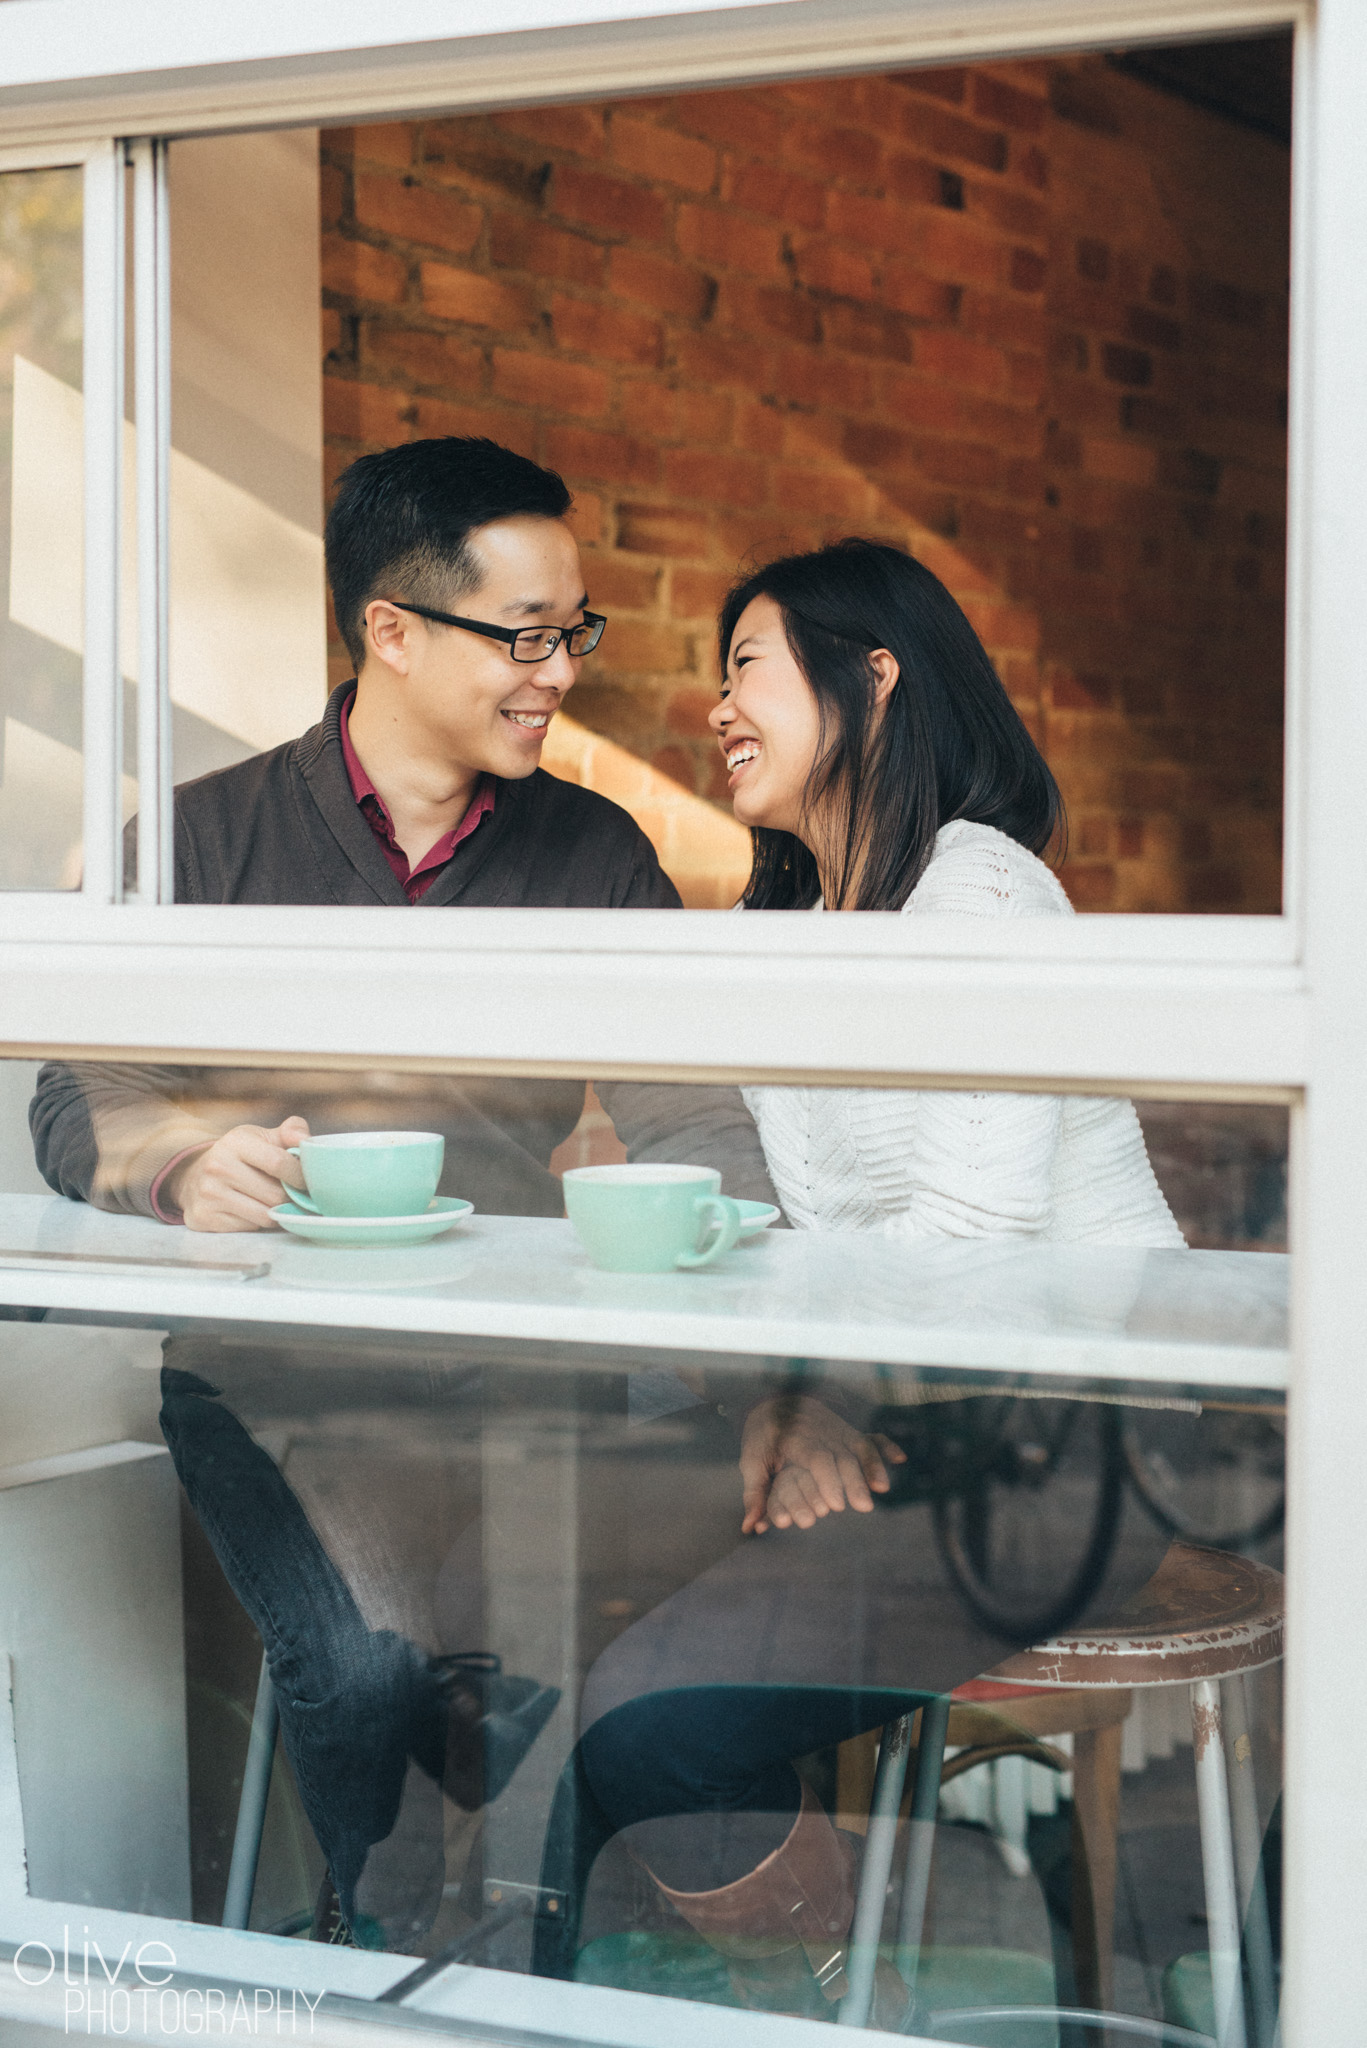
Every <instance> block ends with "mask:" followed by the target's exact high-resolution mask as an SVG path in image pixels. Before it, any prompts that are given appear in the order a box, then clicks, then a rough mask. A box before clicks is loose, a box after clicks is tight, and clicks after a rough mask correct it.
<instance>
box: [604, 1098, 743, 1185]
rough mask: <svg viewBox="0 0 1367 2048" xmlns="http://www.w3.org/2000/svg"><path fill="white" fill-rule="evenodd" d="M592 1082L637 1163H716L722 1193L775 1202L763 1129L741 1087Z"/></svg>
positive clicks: (703, 1164)
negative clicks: (763, 1139)
mask: <svg viewBox="0 0 1367 2048" xmlns="http://www.w3.org/2000/svg"><path fill="white" fill-rule="evenodd" d="M594 1085H595V1087H596V1088H597V1090H598V1099H599V1101H600V1102H601V1103H602V1105H603V1107H604V1109H605V1110H606V1111H607V1113H608V1115H609V1116H610V1117H611V1118H612V1122H613V1128H614V1129H615V1130H616V1132H617V1135H618V1137H619V1138H620V1139H621V1141H622V1143H623V1144H624V1145H625V1146H626V1148H627V1157H628V1159H630V1160H631V1161H632V1163H633V1165H636V1164H650V1165H668V1166H714V1167H715V1168H716V1169H717V1171H718V1172H719V1173H720V1175H721V1188H722V1193H723V1194H724V1195H732V1196H734V1197H735V1198H736V1199H737V1200H739V1201H743V1202H745V1201H749V1202H772V1203H773V1204H774V1205H775V1207H777V1205H778V1196H777V1195H776V1194H775V1193H774V1188H773V1183H772V1181H771V1180H770V1178H769V1173H768V1169H767V1167H766V1166H765V1163H764V1150H763V1147H762V1146H761V1144H760V1141H759V1132H758V1131H757V1130H756V1129H755V1126H754V1122H753V1120H752V1119H751V1116H750V1112H749V1110H748V1109H747V1108H746V1107H745V1104H744V1102H743V1101H742V1100H741V1093H740V1090H739V1088H712V1087H708V1086H706V1085H700V1084H694V1083H682V1082H650V1081H598V1082H596V1083H595V1084H594Z"/></svg>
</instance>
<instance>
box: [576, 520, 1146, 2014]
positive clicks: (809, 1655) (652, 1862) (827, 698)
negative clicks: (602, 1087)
mask: <svg viewBox="0 0 1367 2048" xmlns="http://www.w3.org/2000/svg"><path fill="white" fill-rule="evenodd" d="M720 657H721V669H722V675H723V682H722V688H721V698H720V702H719V703H718V705H717V706H716V708H715V709H714V711H713V712H712V715H711V721H710V722H711V725H712V728H713V731H714V732H715V733H716V735H717V740H718V744H719V746H720V748H721V751H722V753H723V755H724V757H725V760H726V763H727V766H728V768H729V770H730V777H729V787H730V790H731V794H732V799H733V803H734V807H735V814H736V816H737V818H738V819H740V821H741V822H742V823H743V824H746V825H748V826H749V827H750V828H751V830H752V832H753V835H754V863H753V869H752V873H751V877H750V882H749V885H748V887H747V889H746V892H745V896H744V899H743V906H742V907H743V908H744V909H745V910H747V911H748V910H758V909H770V910H805V911H813V910H815V911H823V912H831V911H849V910H867V911H890V912H894V913H897V914H899V915H904V916H922V915H925V914H935V913H958V914H959V915H962V916H969V917H976V918H991V919H1004V918H1021V917H1058V916H1066V915H1068V914H1070V911H1071V905H1070V904H1069V902H1068V898H1067V896H1066V895H1065V893H1064V890H1063V888H1062V886H1061V884H1060V883H1059V881H1058V879H1057V877H1056V875H1055V874H1054V873H1053V872H1052V871H1051V869H1050V868H1049V867H1048V866H1047V865H1046V864H1045V862H1044V860H1043V859H1042V858H1041V856H1042V855H1043V854H1044V852H1045V851H1046V849H1047V848H1048V847H1049V845H1050V842H1051V841H1052V840H1054V839H1055V838H1056V836H1058V834H1059V828H1060V823H1061V804H1060V798H1059V794H1058V790H1057V788H1056V785H1055V783H1054V779H1053V777H1052V775H1051V774H1050V771H1049V769H1048V767H1047V765H1046V764H1045V762H1044V760H1043V759H1042V757H1041V755H1040V753H1039V751H1038V749H1037V748H1036V747H1035V745H1034V742H1033V741H1032V739H1031V738H1030V735H1029V733H1028V732H1027V731H1026V728H1025V726H1024V724H1023V722H1022V721H1021V719H1020V717H1019V715H1018V714H1017V712H1016V710H1015V709H1014V707H1013V705H1012V704H1011V701H1010V699H1009V697H1008V696H1007V694H1006V691H1005V690H1004V689H1003V687H1002V685H1001V683H1000V682H999V680H998V678H997V676H996V674H995V672H994V671H993V668H992V665H991V662H990V661H989V659H988V656H987V654H986V652H985V651H984V649H983V647H982V645H981V643H980V642H979V640H978V638H977V635H976V634H975V633H974V631H973V629H972V627H971V626H970V624H969V622H968V620H967V619H966V618H965V616H964V614H963V612H962V611H961V610H960V608H959V606H958V605H957V604H956V603H955V601H954V599H953V598H952V597H951V595H950V594H949V592H948V591H947V590H946V589H945V588H944V586H943V585H942V584H941V583H940V582H939V581H938V579H937V578H936V577H935V576H933V575H932V574H931V572H930V571H929V570H928V569H926V568H925V567H924V566H923V565H922V564H920V563H919V562H917V561H915V560H914V559H913V558H912V557H911V556H909V555H907V554H904V553H903V552H901V551H900V550H898V549H896V548H893V547H888V546H884V545H881V544H878V543H874V542H871V541H863V540H857V539H852V540H848V541H845V542H842V543H840V544H838V545H836V546H833V547H830V548H826V549H824V550H822V551H820V552H818V553H815V554H810V555H805V556H795V557H790V558H787V559H784V560H781V561H777V562H775V563H773V564H771V565H770V566H769V567H768V568H766V569H762V570H760V571H759V572H758V573H756V574H755V575H753V576H751V577H749V578H748V579H747V580H745V581H744V582H742V583H741V584H739V585H738V586H737V588H736V589H735V590H734V591H733V592H732V594H731V596H730V597H729V598H728V600H727V602H726V604H725V607H724V609H723V612H722V616H721V622H720ZM743 1092H744V1096H745V1101H746V1103H747V1106H748V1107H749V1109H750V1111H751V1113H752V1115H753V1116H754V1118H755V1121H756V1124H757V1125H758V1128H759V1132H760V1136H761V1139H762V1141H763V1145H764V1153H765V1159H766V1163H767V1165H768V1169H769V1173H770V1176H771V1178H772V1180H773V1182H774V1185H775V1187H776V1188H777V1190H778V1193H779V1196H780V1199H781V1200H782V1202H783V1205H784V1208H785V1211H786V1213H787V1215H788V1217H789V1219H790V1221H791V1222H792V1223H793V1224H794V1226H795V1227H797V1228H798V1229H811V1230H822V1231H861V1232H876V1233H878V1234H879V1235H880V1236H881V1237H882V1238H884V1239H885V1240H886V1242H887V1247H888V1257H889V1258H890V1259H893V1258H896V1256H897V1247H898V1246H899V1245H904V1244H906V1243H908V1242H909V1241H911V1240H915V1239H927V1238H960V1239H970V1238H979V1239H982V1238H989V1237H991V1238H1016V1239H1023V1240H1024V1239H1028V1240H1035V1241H1049V1242H1069V1243H1074V1244H1082V1243H1085V1244H1097V1245H1103V1244H1104V1245H1135V1246H1169V1247H1180V1246H1181V1245H1182V1244H1183V1238H1182V1235H1181V1232H1180V1231H1179V1230H1178V1228H1177V1225H1176V1223H1175V1222H1174V1220H1173V1217H1172V1215H1171V1213H1170V1211H1169V1209H1168V1206H1167V1203H1166V1202H1165V1200H1164V1198H1163V1195H1162V1193H1161V1191H1160V1189H1159V1187H1158V1183H1157V1181H1156V1179H1155V1178H1154V1174H1153V1171H1152V1168H1151V1166H1150V1164H1149V1160H1148V1155H1147V1152H1146V1150H1145V1147H1144V1140H1143V1136H1142V1134H1141V1131H1140V1128H1139V1123H1138V1119H1137V1117H1136V1116H1135V1112H1134V1109H1133V1107H1132V1105H1131V1104H1129V1103H1128V1102H1124V1101H1118V1100H1089V1099H1085V1098H1082V1097H1065V1098H1059V1097H1053V1096H1047V1095H1020V1094H992V1093H981V1092H969V1091H954V1092H950V1091H944V1092H932V1091H925V1090H908V1091H897V1092H892V1091H887V1090H877V1089H867V1090H865V1089H824V1088H783V1087H767V1086H766V1087H756V1088H748V1089H745V1090H744V1091H743ZM959 1391H960V1392H963V1391H964V1390H962V1389H960V1390H959ZM934 1413H935V1411H934V1410H933V1409H932V1410H929V1411H927V1414H928V1419H929V1421H930V1424H931V1427H932V1429H933V1427H934ZM856 1422H857V1418H852V1417H850V1416H848V1415H841V1414H838V1413H836V1412H835V1410H834V1409H833V1407H832V1406H831V1405H830V1404H829V1402H827V1401H822V1400H817V1399H813V1398H811V1397H809V1396H805V1395H802V1394H800V1393H797V1394H793V1395H791V1396H784V1397H779V1398H776V1399H773V1400H770V1401H767V1402H763V1403H760V1404H759V1405H757V1406H756V1407H754V1408H753V1409H752V1410H751V1412H750V1414H749V1416H748V1417H747V1419H746V1421H745V1424H744V1429H743V1436H742V1443H741V1452H740V1468H741V1478H742V1487H743V1501H742V1520H741V1532H742V1535H743V1536H744V1537H746V1538H748V1539H753V1538H754V1537H757V1536H766V1532H770V1533H768V1534H767V1536H766V1541H765V1542H764V1543H763V1544H759V1545H756V1544H755V1543H753V1541H749V1542H746V1543H744V1544H743V1545H742V1546H741V1547H740V1548H738V1549H736V1550H734V1551H733V1552H732V1554H731V1555H730V1556H729V1557H727V1558H725V1559H723V1560H722V1561H721V1562H720V1563H718V1564H717V1565H715V1566H713V1567H712V1569H710V1570H709V1571H706V1572H705V1573H703V1574H702V1575H701V1576H700V1577H699V1578H698V1579H696V1580H695V1581H694V1582H693V1583H692V1584H691V1585H688V1586H686V1587H684V1588H683V1590H682V1591H680V1592H678V1593H676V1594H674V1595H673V1596H672V1597H671V1598H670V1599H668V1600H666V1601H665V1602H663V1603H662V1604H661V1605H660V1606H659V1607H657V1608H656V1609H655V1610H654V1611H653V1612H652V1613H650V1614H649V1615H647V1616H646V1617H645V1618H644V1620H642V1621H641V1622H639V1623H637V1624H636V1625H634V1626H633V1627H632V1628H630V1629H628V1630H627V1631H626V1632H625V1633H624V1634H623V1635H622V1636H620V1637H619V1638H618V1639H617V1641H616V1642H615V1643H614V1644H613V1645H612V1646H611V1647H610V1648H609V1649H608V1650H607V1651H606V1652H605V1653H604V1654H603V1656H602V1657H601V1658H600V1659H599V1660H598V1663H597V1664H596V1666H595V1668H594V1670H593V1671H592V1672H591V1674H590V1676H589V1679H588V1682H587V1685H586V1690H585V1697H584V1702H583V1713H582V1726H583V1728H584V1730H585V1733H584V1735H583V1737H582V1748H581V1755H582V1758H583V1762H584V1766H585V1769H586V1772H587V1774H588V1780H589V1784H590V1786H591V1788H592V1791H593V1793H594V1795H595V1797H596V1799H597V1801H598V1803H599V1805H600V1807H601V1809H602V1810H603V1813H604V1814H605V1816H606V1817H607V1819H608V1820H609V1822H610V1823H611V1824H612V1825H613V1826H614V1827H616V1828H619V1829H626V1830H630V1833H629V1834H628V1841H629V1842H630V1843H631V1845H632V1847H633V1850H634V1853H635V1854H636V1855H637V1856H638V1857H639V1859H640V1860H641V1861H642V1862H643V1863H644V1864H645V1865H646V1867H647V1868H648V1869H649V1870H650V1872H651V1874H652V1876H653V1877H654V1878H655V1880H656V1883H657V1884H658V1885H659V1887H660V1890H661V1891H662V1892H663V1893H664V1895H665V1896H666V1897H667V1898H668V1899H669V1900H670V1901H671V1903H672V1904H673V1905H674V1907H675V1908H676V1909H677V1910H678V1911H679V1912H680V1913H681V1914H682V1915H683V1917H684V1918H685V1919H686V1920H688V1921H689V1922H691V1924H692V1925H693V1926H694V1927H695V1928H696V1929H697V1930H698V1931H699V1932H700V1933H701V1934H703V1935H704V1936H705V1937H706V1939H707V1940H708V1941H709V1942H711V1943H712V1944H713V1945H714V1946H715V1947H716V1948H718V1949H720V1950H721V1951H722V1953H724V1954H725V1955H727V1956H728V1957H729V1958H730V1959H731V1965H732V1977H733V1982H734V1984H735V1987H736V1989H737V1991H738V1992H739V1994H740V1996H741V1997H742V1999H743V2000H744V2001H745V2002H747V2003H749V2004H754V2005H759V2006H767V2007H773V2008H776V2009H780V2010H785V2011H792V2012H807V2013H809V2014H814V2015H815V2014H819V2013H821V2012H823V2011H824V2012H828V2011H829V2010H830V2006H829V2002H828V2001H829V2000H830V1999H832V1998H833V1997H834V1996H836V1995H838V1993H839V1991H840V1990H841V1989H842V1988H843V1985H844V1981H845V1980H844V1978H843V1975H841V1974H840V1972H839V1970H838V1969H836V1968H835V1967H834V1964H833V1960H832V1958H833V1954H834V1953H835V1952H836V1951H838V1949H839V1946H840V1944H841V1943H842V1942H843V1940H844V1936H845V1933H846V1931H847V1930H848V1927H849V1924H850V1919H851V1916H852V1913H853V1907H854V1893H853V1888H852V1879H851V1871H850V1864H849V1857H848V1853H847V1851H846V1849H845V1848H844V1846H843V1845H842V1842H841V1840H840V1838H839V1836H838V1835H837V1833H836V1831H835V1829H834V1828H833V1827H832V1825H831V1823H830V1820H829V1819H828V1817H827V1816H826V1814H825V1813H824V1811H823V1810H822V1808H821V1807H820V1805H819V1803H818V1802H817V1801H816V1799H815V1797H814V1795H813V1794H812V1792H811V1790H810V1789H804V1786H803V1783H802V1780H801V1779H800V1778H799V1776H798V1774H797V1772H796V1770H795V1769H794V1767H793V1762H792V1759H793V1758H794V1757H797V1756H800V1755H802V1754H805V1753H807V1752H809V1751H812V1750H816V1749H821V1748H825V1747H827V1746H830V1745H834V1744H836V1743H839V1742H841V1741H843V1740H845V1739H847V1738H848V1737H849V1736H851V1735H853V1734H856V1733H858V1732H860V1731H861V1730H866V1729H870V1728H874V1727H877V1726H879V1725H881V1724H882V1723H884V1722H885V1721H888V1720H890V1719H893V1718H895V1717H896V1716H897V1715H899V1714H901V1713H904V1712H906V1711H908V1706H907V1700H906V1695H907V1693H909V1692H910V1693H917V1692H920V1693H925V1692H935V1693H942V1692H947V1691H950V1690H952V1688H953V1687H954V1686H955V1685H957V1684H960V1683H962V1682H964V1681H965V1680H967V1679H970V1678H973V1677H975V1676H976V1675H978V1674H979V1673H981V1672H982V1671H983V1670H985V1669H988V1668H990V1667H991V1665H992V1664H994V1663H995V1662H997V1661H998V1659H999V1658H1000V1656H1001V1654H1002V1650H1003V1647H1004V1646H1003V1643H1002V1642H1001V1640H1000V1639H995V1640H994V1638H993V1637H992V1635H991V1634H990V1633H988V1632H987V1631H986V1630H984V1629H983V1628H981V1627H979V1626H977V1625H976V1624H975V1622H974V1621H973V1619H972V1617H971V1616H970V1615H969V1614H968V1612H967V1611H966V1610H965V1609H964V1607H963V1606H962V1605H961V1604H960V1602H959V1601H958V1599H957V1598H956V1596H955V1595H954V1593H953V1592H952V1590H951V1589H950V1587H949V1586H948V1584H947V1583H946V1582H945V1580H944V1578H943V1575H942V1574H941V1572H940V1571H939V1570H938V1568H937V1564H936V1560H935V1558H934V1555H933V1548H932V1545H931V1544H930V1542H929V1528H928V1511H927V1514H925V1515H923V1516H922V1517H921V1521H920V1526H919V1528H918V1529H917V1530H916V1532H915V1534H913V1529H912V1526H911V1523H910V1520H909V1519H908V1518H904V1517H903V1516H902V1515H900V1514H890V1515H879V1516H877V1517H876V1518H874V1520H873V1521H872V1522H865V1523H860V1522H857V1521H855V1520H853V1519H851V1517H850V1516H849V1515H848V1514H846V1513H845V1511H846V1510H848V1509H852V1510H854V1511H855V1514H856V1515H857V1516H867V1515H869V1513H870V1511H871V1510H872V1508H873V1506H874V1496H875V1495H876V1494H880V1493H886V1492H887V1491H888V1488H889V1485H890V1478H889V1472H888V1464H889V1462H893V1461H897V1460H900V1458H901V1455H902V1454H901V1453H900V1451H898V1450H897V1449H896V1447H895V1446H894V1445H892V1444H891V1443H890V1442H889V1441H888V1440H887V1439H886V1438H882V1437H871V1436H869V1435H868V1434H866V1433H865V1432H864V1431H863V1430H861V1429H860V1428H858V1427H857V1426H856ZM1040 1512H1041V1527H1040V1541H1041V1544H1043V1545H1047V1544H1048V1543H1049V1541H1050V1534H1051V1532H1050V1530H1049V1528H1048V1526H1047V1524H1046V1523H1045V1520H1044V1516H1045V1512H1046V1511H1045V1509H1044V1507H1043V1506H1041V1511H1040ZM920 1538H924V1539H926V1540H925V1541H924V1543H923V1544H922V1551H921V1554H920V1555H919V1556H911V1557H909V1556H908V1554H907V1551H908V1545H909V1544H910V1545H913V1546H914V1545H915V1543H916V1542H917V1541H918V1540H919V1539H920ZM1146 1541H1147V1544H1148V1549H1147V1550H1145V1548H1144V1547H1143V1544H1141V1545H1140V1546H1139V1547H1138V1550H1137V1551H1136V1552H1134V1553H1132V1554H1131V1555H1129V1556H1128V1557H1127V1559H1126V1564H1125V1568H1126V1570H1127V1571H1128V1573H1129V1580H1128V1582H1126V1581H1125V1579H1124V1578H1123V1576H1122V1578H1121V1579H1120V1581H1119V1582H1117V1576H1116V1574H1115V1573H1114V1572H1113V1573H1112V1575H1111V1578H1110V1580H1109V1582H1108V1583H1107V1585H1106V1588H1105V1592H1106V1597H1107V1598H1108V1600H1112V1601H1113V1600H1115V1599H1117V1598H1119V1597H1123V1596H1124V1595H1125V1594H1126V1593H1127V1592H1128V1591H1132V1590H1136V1589H1137V1587H1138V1585H1139V1584H1141V1583H1143V1581H1144V1580H1145V1579H1146V1578H1147V1577H1148V1576H1149V1575H1150V1572H1151V1571H1152V1569H1153V1568H1155V1567H1156V1565H1157V1563H1158V1561H1159V1557H1160V1555H1161V1549H1162V1543H1161V1540H1160V1539H1158V1538H1157V1537H1156V1535H1155V1534H1154V1533H1153V1532H1152V1531H1150V1532H1147V1536H1146ZM1150 1553H1151V1554H1150ZM1078 1618H1080V1617H1078ZM913 1703H914V1702H913ZM823 1958H824V1961H823ZM818 1973H820V1974H821V1978H822V1981H821V1983H820V1984H819V1983H818ZM899 1991H900V1984H899V1983H898V1984H893V1985H891V1987H887V1986H885V1987H884V1992H885V1994H886V1996H888V1997H890V1998H891V2000H892V2006H893V2008H895V2007H896V2006H897V2001H898V1994H899ZM880 1995H881V1994H880ZM899 2017H900V2013H899V2012H898V2011H896V2010H889V2009H883V2010H882V2023H884V2024H891V2023H894V2022H895V2020H896V2019H897V2018H899Z"/></svg>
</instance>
